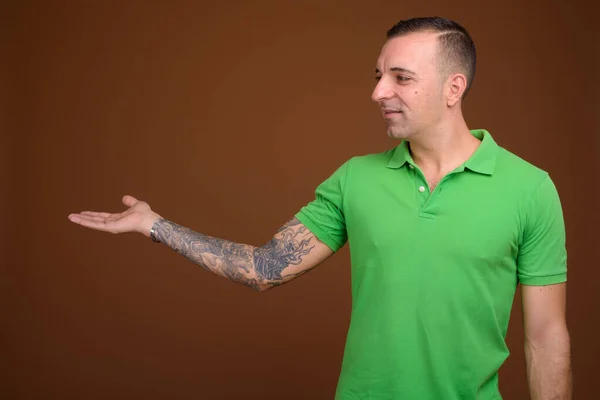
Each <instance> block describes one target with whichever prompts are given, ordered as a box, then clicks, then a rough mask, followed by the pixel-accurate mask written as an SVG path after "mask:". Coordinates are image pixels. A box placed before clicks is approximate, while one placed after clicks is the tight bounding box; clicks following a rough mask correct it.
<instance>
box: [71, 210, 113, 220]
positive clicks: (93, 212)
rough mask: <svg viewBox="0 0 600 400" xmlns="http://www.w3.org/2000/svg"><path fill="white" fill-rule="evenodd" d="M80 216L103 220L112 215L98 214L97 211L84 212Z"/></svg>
mask: <svg viewBox="0 0 600 400" xmlns="http://www.w3.org/2000/svg"><path fill="white" fill-rule="evenodd" d="M79 214H80V215H88V216H90V217H101V218H108V217H110V216H111V215H112V214H110V213H105V212H96V211H82V212H80V213H79Z"/></svg>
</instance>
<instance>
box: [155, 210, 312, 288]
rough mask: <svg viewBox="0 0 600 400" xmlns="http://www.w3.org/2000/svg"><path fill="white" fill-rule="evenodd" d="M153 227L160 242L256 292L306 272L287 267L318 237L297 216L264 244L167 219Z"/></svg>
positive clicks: (300, 259) (299, 258) (299, 257)
mask: <svg viewBox="0 0 600 400" xmlns="http://www.w3.org/2000/svg"><path fill="white" fill-rule="evenodd" d="M154 230H155V236H156V238H157V239H158V240H159V241H160V242H162V243H165V244H166V245H167V246H169V247H170V248H172V249H173V250H174V251H175V252H177V253H179V254H181V255H183V256H184V257H186V258H187V259H188V260H190V261H192V262H194V263H195V264H198V265H200V266H201V267H202V268H204V269H206V270H208V271H211V272H213V273H215V274H218V275H221V276H223V277H225V278H227V279H229V280H232V281H234V282H238V283H241V284H243V285H246V286H248V287H250V288H252V289H253V290H256V291H262V290H266V289H268V288H270V287H274V286H278V285H280V284H282V283H285V282H287V281H288V280H290V279H292V278H293V277H296V276H299V275H302V274H303V273H304V272H306V271H301V272H296V273H292V272H291V271H288V272H287V273H286V272H284V270H286V268H288V267H290V266H294V265H299V264H300V263H301V262H302V257H303V256H306V255H307V254H309V253H310V252H311V250H312V249H313V248H314V242H315V241H316V240H317V239H316V238H315V237H314V235H313V234H312V233H311V232H310V231H309V230H308V229H307V228H306V227H305V226H304V225H302V224H301V223H300V221H298V220H297V219H296V218H294V219H292V220H291V221H289V222H288V223H286V224H285V225H284V226H282V227H281V228H280V229H279V230H278V231H277V233H276V235H275V236H274V237H273V239H271V240H270V241H269V243H267V244H266V245H264V246H262V247H254V246H250V245H246V244H239V243H233V242H230V241H227V240H223V239H218V238H214V237H211V236H206V235H203V234H201V233H198V232H195V231H193V230H191V229H188V228H185V227H183V226H181V225H177V224H175V223H173V222H171V221H169V220H166V219H164V218H161V219H160V220H158V221H157V222H156V223H155V224H154Z"/></svg>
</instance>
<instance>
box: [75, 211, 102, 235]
mask: <svg viewBox="0 0 600 400" xmlns="http://www.w3.org/2000/svg"><path fill="white" fill-rule="evenodd" d="M69 219H70V220H71V222H74V223H76V224H79V225H81V226H85V227H86V228H92V229H96V230H99V231H104V232H112V230H111V226H110V225H107V224H106V223H105V222H103V221H94V220H92V219H89V218H85V217H83V216H81V215H77V214H71V215H69Z"/></svg>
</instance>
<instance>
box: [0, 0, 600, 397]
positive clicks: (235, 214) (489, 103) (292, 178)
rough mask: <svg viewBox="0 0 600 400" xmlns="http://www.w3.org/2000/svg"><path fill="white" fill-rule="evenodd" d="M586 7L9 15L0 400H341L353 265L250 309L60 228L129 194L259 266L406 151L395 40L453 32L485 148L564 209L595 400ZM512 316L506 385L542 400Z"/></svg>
mask: <svg viewBox="0 0 600 400" xmlns="http://www.w3.org/2000/svg"><path fill="white" fill-rule="evenodd" d="M591 5H592V2H591V1H589V2H587V3H586V2H585V1H583V0H579V1H577V0H575V1H570V2H569V4H568V5H567V6H566V5H565V4H564V3H563V2H558V1H551V2H548V1H541V0H536V1H527V2H523V3H521V1H520V0H505V1H502V2H491V3H485V2H481V1H453V2H450V1H442V0H433V1H427V2H424V1H416V2H401V1H362V2H361V1H344V2H341V1H340V2H332V1H310V2H302V5H300V2H291V1H258V2H249V1H248V2H231V1H228V2H224V1H223V2H217V1H203V2H201V1H195V2H192V1H190V2H187V3H186V2H173V1H170V2H167V1H162V2H158V1H154V2H152V1H139V2H134V1H110V2H109V1H103V2H100V1H95V2H92V1H87V2H83V1H80V2H66V1H52V2H50V1H14V2H12V4H8V3H5V4H4V6H3V8H2V12H1V15H2V19H3V21H2V24H1V26H2V27H1V29H2V32H1V33H2V38H3V39H4V43H3V44H2V54H3V55H4V56H3V58H2V61H3V62H2V73H3V74H2V80H0V89H1V92H2V99H1V100H2V106H3V107H2V113H0V122H1V123H2V128H3V135H2V138H1V142H0V146H1V152H0V157H1V158H2V172H1V173H0V179H2V181H3V182H5V183H4V184H2V191H3V196H2V202H3V203H2V210H3V213H2V221H1V222H2V232H1V233H2V238H1V239H2V240H1V241H0V243H1V244H0V246H1V247H0V250H1V251H2V277H1V280H0V289H1V293H2V298H1V299H0V300H2V301H1V302H0V312H1V313H2V314H1V316H2V322H1V323H2V325H1V327H0V328H1V333H0V357H1V359H0V366H1V367H2V374H1V378H0V395H1V397H2V398H7V399H38V398H39V399H75V398H76V399H131V398H144V399H167V398H169V399H188V398H205V399H237V398H248V399H254V398H260V399H331V398H333V394H334V390H335V386H336V382H337V377H338V374H339V369H340V365H341V358H342V351H343V346H344V341H345V334H346V330H347V328H348V322H349V312H350V274H349V257H348V248H347V247H346V248H344V249H343V250H342V251H340V253H339V254H337V255H336V256H334V257H333V258H332V259H330V260H329V261H327V262H326V263H325V264H324V265H322V266H321V267H319V268H318V269H317V270H315V271H314V272H312V273H311V274H308V275H306V276H305V277H302V278H301V279H298V280H296V281H294V282H292V283H290V284H287V285H285V286H283V287H280V288H277V289H275V290H272V291H269V292H266V293H262V294H257V293H254V292H252V291H250V290H248V289H246V288H244V287H242V286H238V285H236V284H233V283H231V282H229V281H227V280H225V279H223V278H220V277H217V276H213V275H211V274H209V273H207V272H205V271H203V270H202V269H201V268H200V267H197V266H195V265H193V264H191V263H189V262H188V261H186V260H185V259H183V258H182V257H180V256H178V255H176V254H174V253H173V252H172V251H171V250H170V249H168V248H166V247H164V246H161V245H156V244H153V243H151V242H150V241H149V240H148V239H146V238H145V237H143V236H141V235H134V234H129V235H121V236H114V235H109V234H105V233H101V232H96V231H91V230H86V229H84V228H81V227H79V226H76V225H73V224H72V223H70V222H69V221H68V220H67V215H68V214H69V213H71V212H78V211H81V210H84V209H93V210H101V211H115V212H116V211H120V210H122V209H123V206H122V205H121V203H120V198H121V196H122V195H123V194H125V193H130V194H133V195H135V196H137V197H138V198H141V199H144V200H146V201H148V202H149V203H150V204H151V206H152V207H153V208H154V209H155V210H156V211H157V212H159V213H160V214H162V215H163V216H165V217H167V218H170V219H172V220H174V221H175V222H178V223H181V224H183V225H186V226H188V227H191V228H193V229H196V230H198V231H201V232H202V233H205V234H209V235H212V236H217V237H222V238H227V239H230V240H234V241H239V242H244V243H250V244H256V245H258V244H262V243H264V242H265V241H266V240H268V239H269V238H270V236H271V234H272V233H273V232H274V231H275V230H276V229H277V228H278V227H279V226H280V225H281V224H282V223H283V222H285V221H286V220H287V219H288V218H290V217H291V216H292V215H293V214H294V213H295V212H296V211H297V210H298V209H299V208H300V207H301V206H303V205H304V204H305V203H306V202H308V201H310V200H311V199H312V196H313V193H314V189H315V187H316V186H317V184H318V183H320V182H321V181H322V180H323V179H325V178H326V177H327V176H329V174H330V173H331V172H332V171H333V170H334V169H335V168H337V166H339V165H340V164H341V163H342V162H343V161H345V160H346V159H348V158H350V157H351V156H354V155H359V154H366V153H370V152H377V151H382V150H384V149H386V148H389V147H391V146H394V145H396V144H397V143H396V142H390V141H389V140H388V139H387V138H386V136H385V129H384V124H383V122H382V121H381V117H380V114H379V112H378V111H377V109H376V106H375V105H374V104H372V102H371V100H370V93H371V90H372V89H373V86H374V81H373V79H372V78H373V70H374V67H375V61H376V58H377V55H378V52H379V50H380V47H381V45H382V44H383V42H384V34H385V30H386V29H387V28H389V27H390V26H391V25H392V24H393V23H395V22H396V21H397V20H399V19H405V18H409V17H412V16H422V15H443V16H447V17H450V18H453V19H456V20H457V21H459V22H460V23H462V24H463V25H464V26H466V27H467V29H468V30H469V31H470V32H471V34H472V36H473V37H474V39H475V42H476V45H477V49H478V57H479V60H478V71H477V77H476V79H475V83H474V86H473V88H472V92H471V93H470V94H469V96H468V98H467V100H466V104H465V114H466V117H467V121H468V123H469V125H470V127H471V128H486V129H488V130H489V131H490V132H491V133H492V135H494V137H495V139H496V140H497V141H498V142H499V143H500V144H501V145H502V146H504V147H506V148H508V149H509V150H511V151H513V152H514V153H516V154H518V155H520V156H521V157H524V158H525V159H527V160H529V161H530V162H532V163H534V164H536V165H538V166H539V167H541V168H543V169H545V170H547V171H548V172H549V173H550V174H551V176H552V177H553V179H554V181H555V183H556V185H557V187H558V189H559V192H560V194H561V198H562V201H563V206H564V210H565V218H566V223H567V230H568V232H567V234H568V250H569V266H570V273H569V302H568V322H569V327H570V331H571V337H572V342H573V345H572V347H573V357H574V360H573V367H574V374H575V386H576V398H578V399H594V398H596V395H595V392H596V390H595V388H596V387H597V382H596V380H597V359H598V356H599V355H600V354H599V344H598V343H599V342H598V340H597V333H596V327H598V325H599V324H600V318H599V316H598V306H599V304H598V296H597V294H596V291H595V286H596V282H597V280H598V277H599V272H598V266H599V265H598V264H599V263H598V257H599V256H600V254H599V251H598V247H599V246H598V244H597V239H598V236H599V235H598V231H597V226H598V225H597V223H598V217H597V214H596V206H597V205H598V193H597V190H598V167H597V157H598V155H599V153H600V151H599V142H598V136H599V134H600V132H599V124H598V114H599V110H600V103H599V102H598V94H597V93H598V90H599V89H600V88H599V85H598V83H599V82H598V78H597V77H598V75H597V72H598V68H599V65H598V58H597V54H598V37H597V30H596V28H597V22H595V21H594V18H593V17H592V13H591ZM567 7H568V8H567ZM594 35H595V36H594ZM519 300H520V298H519V297H517V298H516V299H515V307H514V312H513V317H512V320H511V325H510V330H509V337H508V343H509V347H510V349H511V351H512V354H511V356H510V357H509V359H508V361H507V362H506V364H505V365H504V367H503V368H502V370H501V374H500V385H501V390H502V393H503V395H504V397H505V398H506V399H525V398H527V385H526V377H525V368H524V366H525V364H524V357H523V351H522V342H523V334H522V324H521V313H520V309H519Z"/></svg>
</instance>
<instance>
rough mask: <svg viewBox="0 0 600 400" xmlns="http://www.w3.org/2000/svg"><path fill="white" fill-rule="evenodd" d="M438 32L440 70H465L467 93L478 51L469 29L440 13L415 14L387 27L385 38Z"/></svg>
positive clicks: (450, 71) (449, 71) (472, 77)
mask: <svg viewBox="0 0 600 400" xmlns="http://www.w3.org/2000/svg"><path fill="white" fill-rule="evenodd" d="M428 31H429V32H437V33H439V34H440V35H439V37H438V43H439V54H440V56H441V57H440V59H441V61H442V63H441V64H442V65H441V67H442V70H443V71H445V72H446V73H448V74H449V73H452V72H455V71H456V70H460V71H461V72H464V73H465V75H466V77H467V87H466V88H465V93H464V94H463V97H464V96H465V95H466V94H467V92H468V91H469V89H470V88H471V84H472V83H473V79H474V78H475V66H476V63H477V54H476V52H475V43H473V39H471V35H469V32H467V30H466V29H465V28H464V27H462V26H461V25H460V24H459V23H457V22H455V21H452V20H450V19H448V18H442V17H418V18H411V19H407V20H403V21H400V22H398V23H396V24H395V25H394V26H392V27H391V28H390V29H389V30H388V31H387V38H388V39H392V38H394V37H398V36H403V35H407V34H409V33H416V32H428Z"/></svg>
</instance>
